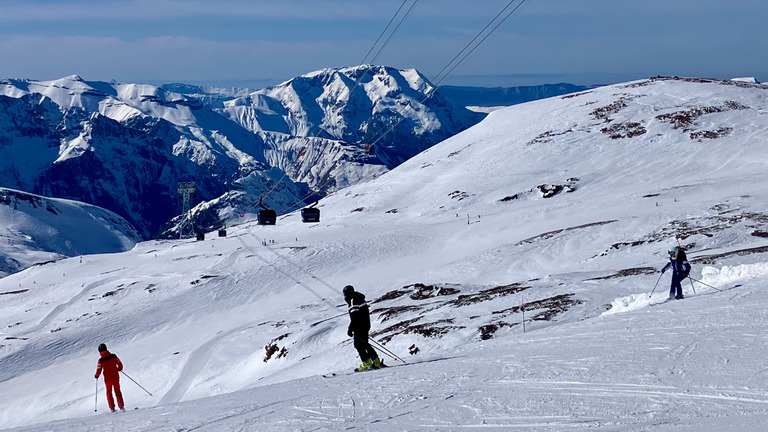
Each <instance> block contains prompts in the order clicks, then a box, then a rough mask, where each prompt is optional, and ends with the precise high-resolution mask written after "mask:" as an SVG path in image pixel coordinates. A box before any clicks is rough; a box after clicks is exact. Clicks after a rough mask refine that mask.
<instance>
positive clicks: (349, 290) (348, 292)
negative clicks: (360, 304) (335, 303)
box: [342, 285, 355, 297]
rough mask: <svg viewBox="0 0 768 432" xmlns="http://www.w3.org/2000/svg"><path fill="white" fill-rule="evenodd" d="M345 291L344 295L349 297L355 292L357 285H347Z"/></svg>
mask: <svg viewBox="0 0 768 432" xmlns="http://www.w3.org/2000/svg"><path fill="white" fill-rule="evenodd" d="M342 292H343V293H344V297H349V296H351V295H352V293H353V292H355V287H353V286H352V285H347V286H345V287H344V290H343V291H342Z"/></svg>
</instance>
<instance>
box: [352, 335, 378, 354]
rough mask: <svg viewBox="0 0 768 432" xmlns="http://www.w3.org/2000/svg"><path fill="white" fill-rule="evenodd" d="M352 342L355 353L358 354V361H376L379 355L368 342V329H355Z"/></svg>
mask: <svg viewBox="0 0 768 432" xmlns="http://www.w3.org/2000/svg"><path fill="white" fill-rule="evenodd" d="M354 331H355V334H354V336H353V339H352V341H353V342H354V345H355V349H356V350H357V353H358V354H360V360H361V361H362V362H363V363H365V361H366V360H376V359H377V358H379V355H378V354H376V350H374V349H373V347H372V346H371V343H370V342H368V331H370V328H356V329H354Z"/></svg>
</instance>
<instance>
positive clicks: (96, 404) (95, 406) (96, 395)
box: [93, 378, 99, 412]
mask: <svg viewBox="0 0 768 432" xmlns="http://www.w3.org/2000/svg"><path fill="white" fill-rule="evenodd" d="M98 407H99V379H98V378H96V393H94V394H93V412H97V411H98V410H99V409H98Z"/></svg>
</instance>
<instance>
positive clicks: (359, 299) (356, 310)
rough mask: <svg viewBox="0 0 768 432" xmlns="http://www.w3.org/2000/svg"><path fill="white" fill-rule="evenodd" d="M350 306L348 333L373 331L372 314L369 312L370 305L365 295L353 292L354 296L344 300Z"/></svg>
mask: <svg viewBox="0 0 768 432" xmlns="http://www.w3.org/2000/svg"><path fill="white" fill-rule="evenodd" d="M344 300H345V301H346V302H347V305H348V306H349V329H348V331H355V330H365V331H368V330H370V329H371V314H370V311H369V310H368V303H366V302H365V294H363V293H360V292H357V291H355V292H353V293H352V296H350V297H346V298H344Z"/></svg>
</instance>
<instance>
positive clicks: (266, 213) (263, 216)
mask: <svg viewBox="0 0 768 432" xmlns="http://www.w3.org/2000/svg"><path fill="white" fill-rule="evenodd" d="M257 217H258V221H259V225H274V224H275V222H277V212H276V211H274V210H271V209H264V210H259V214H258V216H257Z"/></svg>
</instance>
